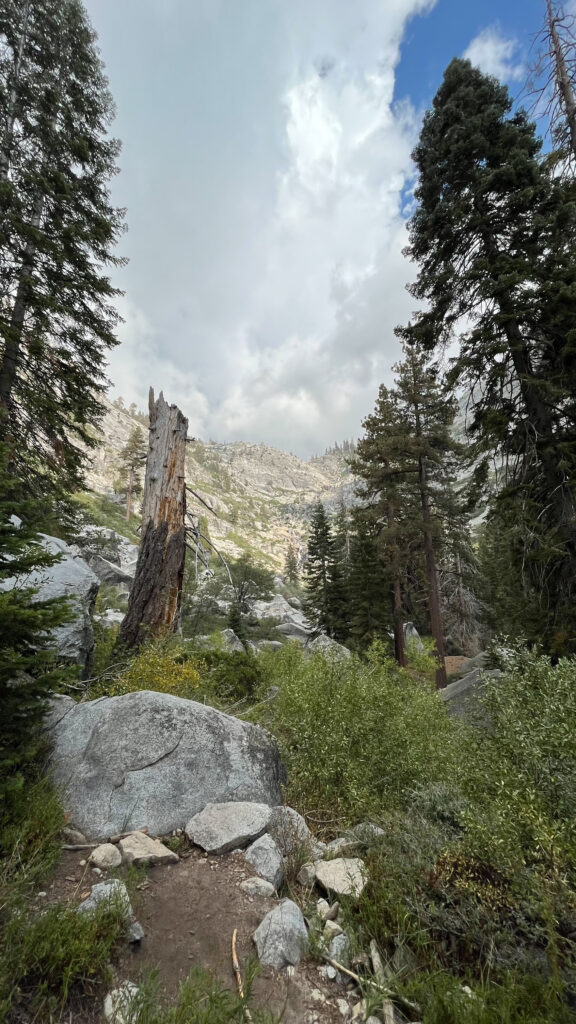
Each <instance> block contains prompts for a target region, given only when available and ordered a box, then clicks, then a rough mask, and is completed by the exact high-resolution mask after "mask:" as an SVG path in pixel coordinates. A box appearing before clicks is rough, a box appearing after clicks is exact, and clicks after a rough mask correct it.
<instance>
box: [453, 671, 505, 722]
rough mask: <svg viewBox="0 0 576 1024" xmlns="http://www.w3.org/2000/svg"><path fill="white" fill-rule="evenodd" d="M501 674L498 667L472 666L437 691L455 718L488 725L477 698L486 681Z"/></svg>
mask: <svg viewBox="0 0 576 1024" xmlns="http://www.w3.org/2000/svg"><path fill="white" fill-rule="evenodd" d="M501 675H502V673H501V672H500V670H499V669H482V668H473V669H472V671H471V672H467V673H466V675H463V676H462V677H461V678H460V679H455V680H454V682H452V683H448V686H445V687H444V689H443V690H440V691H439V692H440V696H441V697H442V700H443V701H444V703H445V704H446V709H447V710H448V711H449V712H450V714H451V715H454V716H455V717H456V718H469V719H471V720H473V721H474V722H475V723H476V724H477V725H479V724H484V725H488V718H487V716H486V713H485V712H484V711H483V709H482V706H481V704H480V701H479V698H480V697H481V696H482V691H483V689H484V686H485V685H486V683H487V681H488V680H489V679H498V678H499V677H500V676H501Z"/></svg>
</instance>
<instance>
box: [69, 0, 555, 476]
mask: <svg viewBox="0 0 576 1024" xmlns="http://www.w3.org/2000/svg"><path fill="white" fill-rule="evenodd" d="M85 2H86V8H87V10H88V14H89V16H90V19H91V21H92V24H93V26H94V28H95V30H96V32H97V33H98V37H99V47H100V50H101V55H102V59H103V61H104V64H105V66H106V72H107V75H108V78H109V81H110V88H111V92H112V94H113V96H114V100H115V102H116V107H117V116H116V121H115V124H114V133H115V134H116V135H117V136H118V137H119V138H120V139H121V140H122V153H121V156H120V159H119V165H120V173H119V175H118V176H117V177H116V178H115V179H114V181H113V184H112V193H113V198H114V201H115V202H116V204H117V205H119V206H121V207H125V208H126V211H127V212H126V221H127V225H128V230H127V233H126V234H125V235H124V236H123V238H122V240H121V243H120V246H119V254H120V255H122V256H125V257H127V258H128V264H127V266H125V267H124V268H122V269H120V270H118V271H115V272H114V274H113V280H114V283H115V284H116V285H117V286H118V287H120V288H121V289H122V290H123V292H124V295H123V297H122V298H121V299H119V300H118V307H119V310H120V312H121V314H122V316H123V318H124V323H123V324H122V326H121V327H120V329H119V338H120V341H121V344H120V346H119V347H118V348H117V349H115V350H114V351H113V353H112V354H111V358H110V365H109V376H110V379H111V381H112V385H113V386H112V392H111V393H112V395H113V396H119V395H121V396H122V397H123V399H124V401H125V402H126V403H127V404H128V403H130V402H136V404H137V405H139V406H140V407H141V408H146V406H147V395H148V388H149V387H150V386H151V385H152V386H153V387H154V388H155V390H156V392H158V391H159V390H163V391H164V395H165V397H166V399H167V400H168V401H170V402H175V403H177V404H178V405H179V406H180V408H181V409H182V411H183V412H184V413H185V415H187V416H188V418H189V434H190V436H195V437H200V438H203V439H204V440H209V439H212V440H216V441H239V440H242V441H249V442H255V443H258V442H264V443H266V444H269V445H272V446H274V447H277V448H281V449H283V450H285V451H290V452H294V453H295V454H297V455H299V456H301V457H304V458H307V457H309V456H310V455H312V454H315V453H320V452H322V451H323V450H324V449H325V448H326V447H327V446H329V445H331V444H333V443H334V442H335V441H342V440H343V439H345V438H357V437H358V436H361V433H362V427H361V423H362V420H363V418H364V417H365V416H367V415H369V414H370V412H371V411H372V409H373V407H374V403H375V399H376V396H377V392H378V387H379V385H380V383H381V382H383V381H384V382H385V383H390V382H391V381H392V378H393V373H392V367H393V365H394V363H396V362H397V361H398V359H399V358H400V357H401V350H400V345H399V342H398V340H397V339H396V337H395V335H394V327H395V326H396V325H398V324H402V323H406V322H407V320H408V319H409V317H410V315H411V312H412V311H413V309H414V300H413V299H412V298H411V297H410V295H409V294H408V292H407V290H406V284H407V283H408V282H409V281H410V280H411V279H413V277H414V276H415V268H414V267H413V266H412V265H411V264H410V262H408V260H407V258H406V257H405V256H404V255H403V253H402V250H403V248H404V246H405V245H406V243H407V232H406V221H407V218H408V216H409V213H410V205H411V191H412V188H413V185H414V171H413V166H412V163H411V158H410V154H411V151H412V148H413V146H414V144H415V142H416V140H417V137H418V131H419V125H420V123H421V118H422V115H423V113H424V111H425V109H426V107H427V106H429V105H430V103H431V101H432V98H433V96H434V94H435V92H436V90H437V88H438V86H439V84H440V82H441V79H442V73H443V70H444V68H445V67H446V65H447V64H448V63H449V61H450V60H451V59H452V58H453V57H454V56H466V57H469V59H470V60H472V62H473V63H474V64H476V65H478V66H479V67H481V68H482V69H483V70H484V71H486V72H489V73H490V74H494V75H496V76H498V78H500V79H501V81H503V82H506V83H507V84H508V85H509V87H510V90H511V92H512V95H513V96H519V95H520V94H521V93H522V90H523V88H524V83H525V80H526V73H527V66H528V64H529V63H530V61H531V60H532V59H533V56H534V46H533V39H534V36H535V34H536V33H537V32H538V29H539V28H540V26H541V23H542V18H543V12H544V0H504V2H502V0H499V2H497V0H483V2H481V3H480V2H477V0H192V2H191V0H120V2H119V0H85Z"/></svg>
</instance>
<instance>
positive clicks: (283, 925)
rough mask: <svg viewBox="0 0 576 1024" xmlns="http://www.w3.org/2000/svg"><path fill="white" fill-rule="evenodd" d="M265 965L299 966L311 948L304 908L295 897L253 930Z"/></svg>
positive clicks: (281, 905) (283, 902)
mask: <svg viewBox="0 0 576 1024" xmlns="http://www.w3.org/2000/svg"><path fill="white" fill-rule="evenodd" d="M254 942H255V943H256V948H257V950H258V956H259V958H260V962H261V963H262V964H266V965H268V966H270V967H277V968H280V967H286V966H287V965H288V964H292V965H294V966H295V965H296V964H298V963H300V960H301V958H302V957H303V956H304V955H305V954H306V952H307V950H308V932H307V931H306V924H305V922H304V918H303V916H302V911H301V910H300V907H298V906H297V905H296V904H295V903H293V902H292V900H283V901H282V903H281V904H280V905H279V906H278V907H275V908H274V910H271V911H270V913H269V914H266V917H265V918H264V920H263V921H262V922H261V924H260V925H259V926H258V928H257V929H256V931H255V932H254Z"/></svg>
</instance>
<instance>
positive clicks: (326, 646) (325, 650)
mask: <svg viewBox="0 0 576 1024" xmlns="http://www.w3.org/2000/svg"><path fill="white" fill-rule="evenodd" d="M307 650H309V651H320V653H321V654H323V655H324V657H325V658H331V659H334V660H336V661H344V660H345V659H347V658H351V657H352V655H351V653H350V651H349V650H348V648H347V647H344V646H343V645H342V644H339V643H338V642H337V641H336V640H332V639H331V638H330V637H329V636H325V635H324V633H321V634H320V636H317V637H316V639H315V640H313V641H312V643H309V644H308V646H307Z"/></svg>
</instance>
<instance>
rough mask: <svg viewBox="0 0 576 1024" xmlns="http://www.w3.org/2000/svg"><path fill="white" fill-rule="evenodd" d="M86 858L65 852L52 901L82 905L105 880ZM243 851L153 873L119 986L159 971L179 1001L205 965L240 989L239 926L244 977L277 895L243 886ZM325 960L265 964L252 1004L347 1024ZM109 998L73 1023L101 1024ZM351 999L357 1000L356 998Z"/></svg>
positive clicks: (189, 856)
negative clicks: (323, 967) (139, 932)
mask: <svg viewBox="0 0 576 1024" xmlns="http://www.w3.org/2000/svg"><path fill="white" fill-rule="evenodd" d="M81 859H83V854H82V853H77V852H74V853H72V852H66V851H65V852H64V855H63V859H62V861H61V863H60V865H59V867H58V870H57V873H56V875H55V877H54V879H53V881H52V884H51V885H50V887H49V889H48V893H47V895H48V899H49V900H50V901H53V900H54V901H58V902H67V901H77V900H78V899H79V897H80V896H84V895H86V893H87V892H88V891H89V889H90V886H91V885H93V884H94V883H95V882H97V881H98V880H99V879H98V878H97V877H96V876H95V875H94V874H93V873H92V871H91V869H90V868H88V867H82V866H81V865H80V860H81ZM254 873H255V872H254V871H253V869H252V867H251V865H250V864H248V863H247V861H246V860H245V859H244V857H243V855H242V853H241V851H235V852H234V853H231V854H226V855H224V856H219V857H216V856H210V857H208V856H206V855H205V854H203V853H202V852H201V851H199V850H198V849H197V848H193V849H192V850H191V851H188V852H186V853H185V854H184V856H183V857H182V858H181V859H180V861H179V862H178V863H177V864H174V865H169V866H162V867H160V866H157V867H152V868H150V869H149V870H148V872H147V875H146V877H145V880H144V881H143V882H142V883H141V884H140V886H139V891H138V892H137V896H136V898H135V899H133V905H134V909H135V913H136V916H137V918H138V920H139V921H140V923H141V925H142V926H143V928H144V933H145V937H144V939H143V941H142V942H141V943H137V944H135V945H134V946H132V947H129V948H128V949H127V950H125V951H123V952H122V953H121V955H120V957H119V958H118V959H117V961H116V963H115V976H116V982H117V983H121V982H122V981H125V980H126V979H128V980H130V981H133V982H135V983H136V984H137V983H138V981H139V979H140V978H141V977H142V974H143V973H145V972H147V971H149V970H150V969H154V970H156V971H157V972H158V979H159V983H160V989H161V993H162V996H163V997H165V998H166V1000H167V1001H168V1002H173V1001H174V1000H175V997H176V995H177V992H178V987H179V985H180V983H181V982H182V981H184V979H185V978H186V976H187V975H188V973H189V972H190V970H191V969H192V968H193V967H203V968H204V969H206V970H207V971H208V972H209V973H210V974H211V975H212V976H214V977H215V978H217V979H218V980H219V981H220V982H221V983H222V984H223V985H225V986H226V987H228V988H230V989H231V990H235V989H236V980H235V976H234V972H233V969H232V955H231V945H232V934H233V932H234V929H237V932H238V935H237V952H238V959H239V961H240V966H241V968H242V972H243V974H245V967H246V963H247V962H248V960H249V958H250V957H254V956H255V946H254V943H253V941H252V935H253V933H254V931H255V930H256V928H257V927H258V925H259V924H260V922H261V921H262V919H263V918H264V916H265V915H266V914H267V913H268V911H269V910H271V909H272V908H273V907H274V906H276V905H277V903H278V898H276V897H273V898H266V899H265V898H262V897H252V896H248V895H247V894H246V893H244V892H243V891H242V890H241V889H240V888H239V886H240V882H242V881H243V880H244V879H245V878H249V877H251V876H253V875H254ZM318 966H319V965H318V963H316V962H313V961H307V962H305V963H301V964H300V965H299V967H298V968H297V969H296V970H295V971H293V972H292V971H291V970H289V971H286V970H282V971H276V970H273V969H272V968H269V967H260V968H259V973H258V976H257V977H256V980H255V982H254V985H253V990H252V991H253V998H252V1005H253V1006H254V1007H255V1008H257V1009H259V1010H267V1011H269V1012H271V1013H274V1014H276V1015H277V1016H278V1017H279V1018H280V1019H281V1021H282V1024H313V1022H317V1024H332V1022H334V1024H342V1022H343V1021H344V1017H343V1016H342V1014H341V1012H340V1010H339V1008H338V1006H337V1004H336V1000H337V999H343V998H345V997H346V991H345V989H344V988H342V987H341V986H339V985H336V984H335V983H334V982H330V981H325V980H324V979H323V978H322V977H321V975H320V974H319V972H318ZM102 996H103V993H100V992H99V993H98V996H97V997H96V1000H97V1002H98V1010H96V1007H95V1006H94V1005H93V1006H92V1007H90V1008H88V1007H87V1005H86V1003H84V1006H83V1010H82V1011H80V1010H77V1011H76V1012H74V1014H73V1017H72V1021H73V1024H95V1022H96V1021H100V1020H102V1019H103V1018H102V1017H101V1016H99V1014H100V1013H101V1007H102ZM350 1002H352V1000H351V1001H350Z"/></svg>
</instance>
